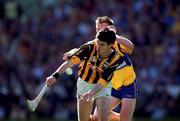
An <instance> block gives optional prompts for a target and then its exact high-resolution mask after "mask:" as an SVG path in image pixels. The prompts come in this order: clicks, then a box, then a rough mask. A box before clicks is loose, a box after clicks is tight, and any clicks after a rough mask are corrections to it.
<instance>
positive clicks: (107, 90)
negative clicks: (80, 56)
mask: <svg viewBox="0 0 180 121" xmlns="http://www.w3.org/2000/svg"><path fill="white" fill-rule="evenodd" d="M94 86H95V84H90V83H88V82H86V81H84V80H82V79H81V78H78V81H77V98H78V96H79V95H84V94H86V93H87V92H88V91H89V90H91V89H93V87H94ZM111 89H112V84H111V82H109V83H108V85H107V87H104V88H103V89H102V90H101V91H99V92H98V93H97V94H95V95H94V96H93V97H92V99H94V100H95V99H97V98H99V97H109V98H110V97H111Z"/></svg>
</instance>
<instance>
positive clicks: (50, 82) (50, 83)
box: [45, 76, 56, 86]
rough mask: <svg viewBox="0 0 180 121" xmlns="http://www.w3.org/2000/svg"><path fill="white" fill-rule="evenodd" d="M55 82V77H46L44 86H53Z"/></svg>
mask: <svg viewBox="0 0 180 121" xmlns="http://www.w3.org/2000/svg"><path fill="white" fill-rule="evenodd" d="M55 82H56V78H55V77H53V76H49V77H47V78H46V82H45V83H46V84H47V85H48V86H51V85H52V84H54V83H55Z"/></svg>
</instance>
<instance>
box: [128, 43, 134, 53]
mask: <svg viewBox="0 0 180 121" xmlns="http://www.w3.org/2000/svg"><path fill="white" fill-rule="evenodd" d="M133 51H134V44H133V43H131V44H130V46H129V54H131V53H133Z"/></svg>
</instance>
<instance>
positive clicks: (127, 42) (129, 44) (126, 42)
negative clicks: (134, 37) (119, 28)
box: [116, 35, 134, 54]
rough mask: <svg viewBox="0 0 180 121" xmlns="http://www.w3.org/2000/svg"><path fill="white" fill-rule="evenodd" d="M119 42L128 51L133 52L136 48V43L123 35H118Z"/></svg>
mask: <svg viewBox="0 0 180 121" xmlns="http://www.w3.org/2000/svg"><path fill="white" fill-rule="evenodd" d="M116 39H117V42H118V43H119V44H122V45H123V46H124V47H126V48H127V50H128V53H129V54H131V53H132V52H133V50H134V44H133V43H132V42H131V41H130V40H128V39H127V38H125V37H123V36H119V35H116Z"/></svg>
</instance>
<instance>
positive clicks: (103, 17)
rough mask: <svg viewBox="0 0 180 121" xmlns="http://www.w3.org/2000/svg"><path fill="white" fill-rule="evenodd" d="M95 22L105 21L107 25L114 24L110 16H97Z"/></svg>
mask: <svg viewBox="0 0 180 121" xmlns="http://www.w3.org/2000/svg"><path fill="white" fill-rule="evenodd" d="M96 23H107V24H109V25H114V21H113V20H112V19H111V18H109V17H108V16H100V17H97V19H96Z"/></svg>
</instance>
